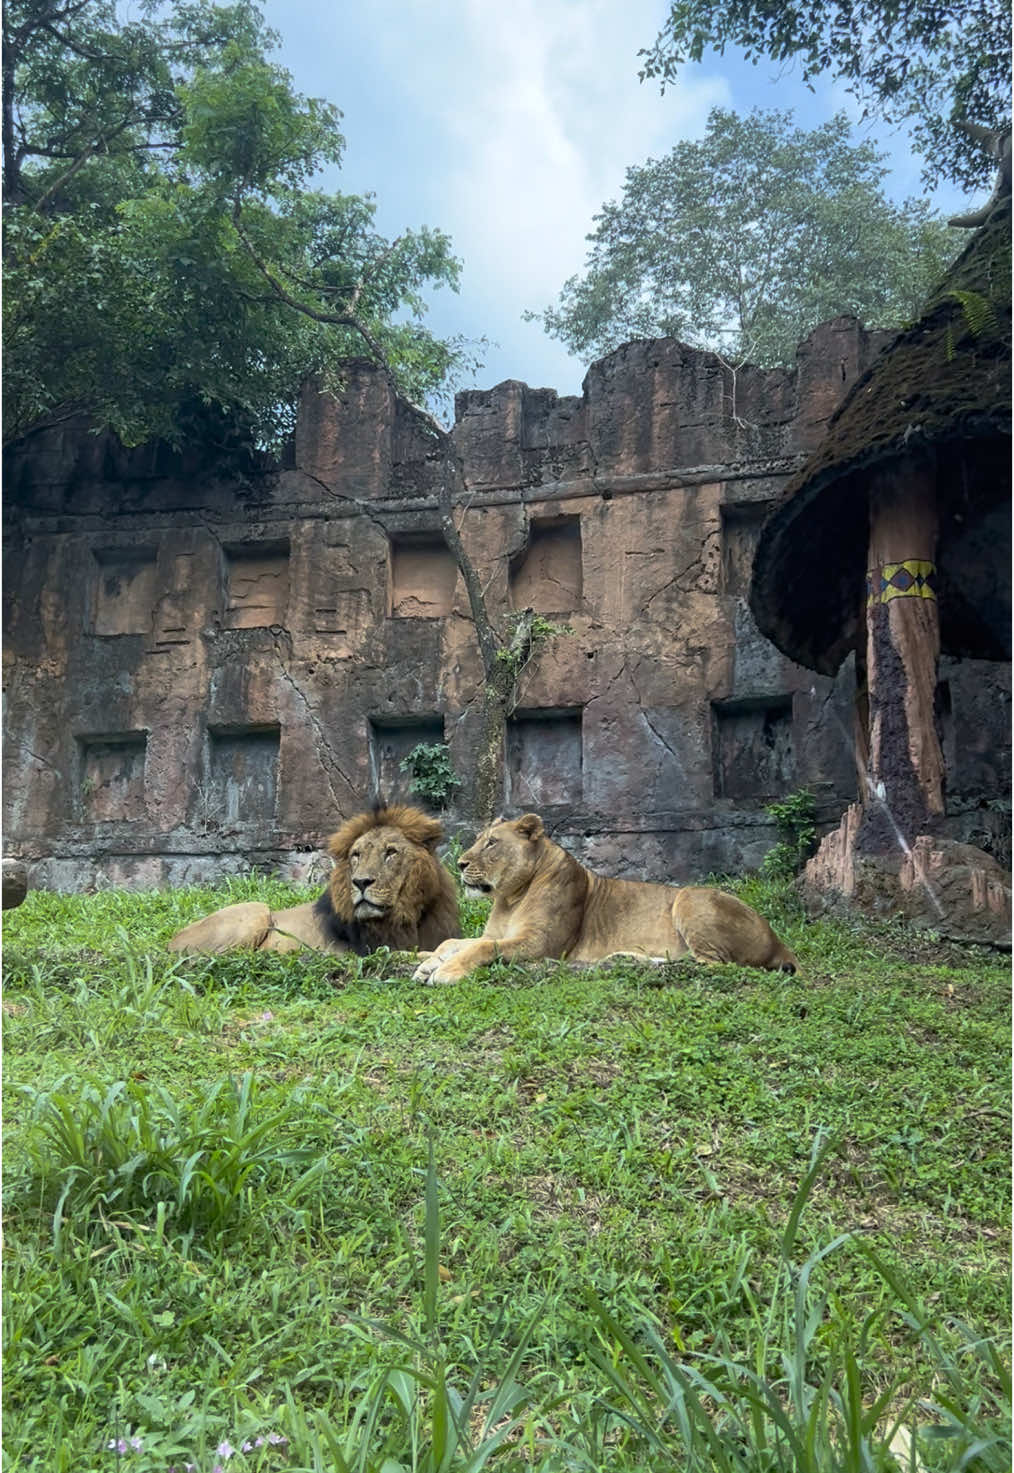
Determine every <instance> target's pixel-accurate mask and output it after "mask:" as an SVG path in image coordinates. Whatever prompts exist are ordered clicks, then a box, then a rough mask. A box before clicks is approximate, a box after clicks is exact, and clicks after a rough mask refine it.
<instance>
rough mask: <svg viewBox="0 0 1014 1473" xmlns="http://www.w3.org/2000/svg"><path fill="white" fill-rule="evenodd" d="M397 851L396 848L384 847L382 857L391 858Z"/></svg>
mask: <svg viewBox="0 0 1014 1473" xmlns="http://www.w3.org/2000/svg"><path fill="white" fill-rule="evenodd" d="M397 852H398V851H397V849H385V850H384V858H385V859H393V858H394V856H395V855H396V854H397Z"/></svg>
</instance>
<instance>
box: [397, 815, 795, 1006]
mask: <svg viewBox="0 0 1014 1473" xmlns="http://www.w3.org/2000/svg"><path fill="white" fill-rule="evenodd" d="M458 867H459V869H460V870H461V875H462V879H463V880H464V881H465V884H466V885H467V886H468V887H469V889H473V890H478V891H480V892H481V893H482V894H485V895H492V897H493V909H492V911H491V912H490V915H489V919H488V921H487V922H486V929H485V930H484V931H483V933H482V935H481V936H480V937H479V939H478V940H476V941H469V940H465V939H463V938H455V939H453V940H448V941H444V942H443V943H442V944H441V945H440V946H438V947H437V949H436V950H435V951H434V952H433V953H432V955H431V956H428V957H426V958H425V959H424V960H423V961H422V962H421V963H420V964H419V966H418V967H417V969H416V971H415V974H414V975H415V977H416V979H417V980H418V981H422V982H429V983H434V982H457V981H458V979H459V978H461V977H464V976H465V975H466V973H468V972H470V971H472V970H473V968H475V967H481V966H485V965H486V964H487V963H488V962H491V961H493V960H494V958H496V957H506V958H511V957H515V958H517V959H518V960H522V961H534V960H535V959H536V958H538V957H548V956H559V957H565V958H566V959H567V960H568V961H573V962H595V961H601V960H602V958H603V957H607V956H611V955H613V954H615V953H616V952H627V953H631V952H632V953H634V954H635V955H638V956H645V957H676V956H684V955H685V954H686V953H687V952H690V954H691V955H692V956H693V957H694V958H695V959H696V960H697V961H699V962H737V963H738V964H739V965H740V966H744V967H767V968H768V969H769V970H771V971H782V972H794V971H795V970H796V958H795V957H794V956H793V954H792V952H791V951H790V950H789V948H788V947H787V946H786V945H785V944H784V942H781V941H779V939H778V937H777V936H776V935H775V933H774V931H772V929H771V927H770V926H769V925H768V923H767V921H765V920H764V919H763V918H762V917H761V916H759V915H758V914H757V912H756V911H755V910H751V908H750V906H749V905H744V903H743V901H742V900H737V899H736V897H735V896H734V895H725V894H723V892H722V891H720V890H708V889H703V888H701V887H699V886H689V887H687V888H686V889H682V890H677V889H675V888H673V887H672V886H671V885H649V884H644V883H642V882H641V881H635V880H614V879H607V878H605V877H604V876H602V875H593V874H592V873H591V871H590V870H586V869H585V868H584V866H583V865H581V864H579V863H578V862H577V860H576V859H575V858H574V857H573V855H571V854H568V853H567V852H566V850H565V849H561V848H560V846H559V845H558V844H554V843H553V841H552V840H551V839H549V838H548V837H547V836H546V832H545V830H544V829H543V827H542V820H541V819H540V818H539V817H538V815H537V814H535V813H526V814H525V815H524V816H523V817H522V818H516V819H514V820H513V821H512V822H508V821H506V820H504V819H502V818H498V819H497V820H496V821H495V822H494V823H492V824H491V825H490V826H489V828H487V829H483V831H482V833H481V834H480V835H479V836H478V838H477V839H476V841H475V843H474V844H473V845H472V847H471V849H468V850H466V852H465V853H464V854H463V855H462V856H461V858H460V859H459V860H458Z"/></svg>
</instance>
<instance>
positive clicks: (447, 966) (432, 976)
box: [415, 957, 468, 987]
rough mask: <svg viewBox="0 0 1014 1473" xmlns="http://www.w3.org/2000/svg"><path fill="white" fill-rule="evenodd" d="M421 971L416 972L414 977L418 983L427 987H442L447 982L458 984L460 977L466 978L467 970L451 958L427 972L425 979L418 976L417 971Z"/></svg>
mask: <svg viewBox="0 0 1014 1473" xmlns="http://www.w3.org/2000/svg"><path fill="white" fill-rule="evenodd" d="M421 970H422V969H421V968H420V969H419V970H417V971H416V974H415V975H416V977H418V979H419V981H420V982H425V984H426V986H427V987H443V986H445V985H446V984H447V983H448V982H460V981H461V979H462V977H467V975H468V968H467V967H463V966H462V965H461V963H460V962H459V961H455V960H454V958H453V957H450V958H448V959H446V960H445V961H442V962H439V963H438V965H437V966H435V967H434V968H433V970H432V971H431V972H427V974H426V975H425V977H420V976H419V971H421Z"/></svg>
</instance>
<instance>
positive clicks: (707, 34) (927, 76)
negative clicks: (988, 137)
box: [641, 0, 1011, 188]
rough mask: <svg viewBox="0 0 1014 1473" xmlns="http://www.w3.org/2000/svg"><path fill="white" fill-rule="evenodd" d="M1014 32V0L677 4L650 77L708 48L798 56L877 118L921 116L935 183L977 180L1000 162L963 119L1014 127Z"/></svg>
mask: <svg viewBox="0 0 1014 1473" xmlns="http://www.w3.org/2000/svg"><path fill="white" fill-rule="evenodd" d="M1010 33H1011V7H1010V0H810V3H809V4H806V5H786V4H784V3H783V0H722V3H721V4H717V3H716V0H673V3H671V5H670V8H669V14H668V16H667V18H666V21H665V25H664V26H663V29H662V30H661V32H660V33H659V35H658V36H657V37H656V38H655V43H654V45H653V46H652V47H650V48H647V49H645V50H644V51H642V52H641V55H642V56H644V57H645V63H644V68H643V70H642V72H641V76H642V78H644V77H657V78H660V79H661V82H662V85H663V87H664V86H666V85H667V84H668V83H671V82H673V81H675V80H676V79H677V78H678V76H679V72H680V68H681V67H682V66H683V65H684V64H685V63H686V62H688V61H691V62H699V61H700V60H701V59H702V57H703V55H704V52H705V49H706V48H708V47H710V48H713V49H714V50H716V51H718V52H719V53H724V51H725V48H726V47H727V46H734V47H738V48H739V49H740V50H742V51H743V53H744V54H745V56H746V59H747V60H748V61H752V62H755V63H756V62H758V61H759V60H760V59H761V58H762V57H767V58H769V59H770V60H771V61H774V62H776V63H791V62H793V61H797V62H798V63H799V64H800V66H801V68H802V75H803V79H804V81H806V82H808V83H810V84H811V85H812V82H813V80H814V79H815V78H817V77H819V76H822V75H825V74H826V75H827V76H829V77H830V78H832V79H833V80H835V81H841V82H844V84H845V86H846V88H847V90H848V91H849V92H851V93H852V94H853V95H854V96H855V97H856V98H857V99H858V101H859V102H861V103H862V104H863V106H864V108H865V109H866V113H867V114H874V115H876V116H878V117H881V118H882V119H883V120H884V121H885V122H888V123H910V124H911V126H912V136H913V141H914V143H915V146H916V148H917V149H918V150H919V151H920V152H921V153H922V154H923V155H924V157H925V159H926V168H925V174H924V177H925V179H926V180H927V182H930V183H933V182H935V181H936V180H937V179H938V178H939V177H941V176H944V177H947V178H951V179H953V180H954V181H956V182H957V183H959V184H962V185H964V186H965V187H967V188H975V187H979V186H981V185H983V184H987V183H989V181H990V174H991V165H990V162H989V160H988V159H987V158H985V157H984V155H983V154H982V153H981V151H980V150H979V149H978V148H977V147H976V145H975V143H974V142H972V141H971V140H970V139H969V138H968V137H967V136H966V135H965V134H964V133H962V132H961V130H960V129H959V128H958V127H957V126H956V124H958V123H959V122H961V121H965V122H972V123H980V124H983V125H985V126H987V127H993V128H1004V127H1009V126H1010V112H1011V45H1010Z"/></svg>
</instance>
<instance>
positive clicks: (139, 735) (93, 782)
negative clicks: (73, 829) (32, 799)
mask: <svg viewBox="0 0 1014 1473" xmlns="http://www.w3.org/2000/svg"><path fill="white" fill-rule="evenodd" d="M77 742H78V774H79V781H78V800H79V801H78V812H79V816H80V818H81V819H82V820H83V821H84V822H85V823H116V822H123V821H125V820H130V819H134V818H144V817H145V816H146V815H145V806H144V758H145V752H146V751H147V746H148V733H147V732H145V731H128V732H122V733H119V734H110V735H103V736H88V737H78V739H77Z"/></svg>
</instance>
